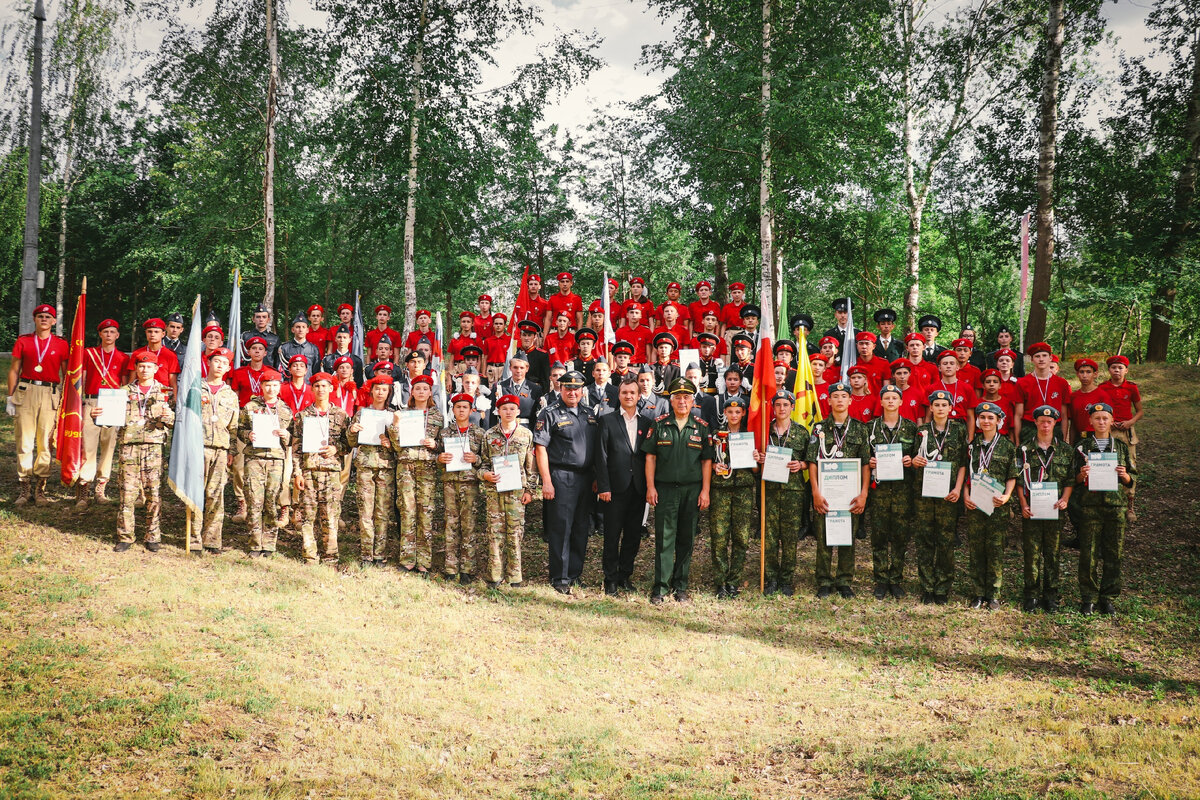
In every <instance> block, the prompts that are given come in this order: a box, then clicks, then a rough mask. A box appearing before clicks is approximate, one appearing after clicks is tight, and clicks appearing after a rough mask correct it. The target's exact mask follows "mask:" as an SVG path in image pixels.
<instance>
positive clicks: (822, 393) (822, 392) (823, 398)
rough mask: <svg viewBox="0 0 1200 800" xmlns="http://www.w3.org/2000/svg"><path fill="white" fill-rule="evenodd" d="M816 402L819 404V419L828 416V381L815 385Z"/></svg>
mask: <svg viewBox="0 0 1200 800" xmlns="http://www.w3.org/2000/svg"><path fill="white" fill-rule="evenodd" d="M816 390H817V402H818V403H820V405H821V419H825V417H828V416H829V382H828V381H826V382H825V383H818V384H817V385H816Z"/></svg>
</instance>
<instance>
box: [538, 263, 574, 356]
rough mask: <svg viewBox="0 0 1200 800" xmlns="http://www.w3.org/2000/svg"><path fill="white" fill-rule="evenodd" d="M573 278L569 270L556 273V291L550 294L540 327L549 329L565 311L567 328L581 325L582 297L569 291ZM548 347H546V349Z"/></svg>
mask: <svg viewBox="0 0 1200 800" xmlns="http://www.w3.org/2000/svg"><path fill="white" fill-rule="evenodd" d="M574 284H575V278H574V276H572V275H571V273H569V272H560V273H558V292H557V293H555V294H553V295H551V296H550V307H549V308H548V309H547V311H546V316H545V318H544V319H543V320H542V327H543V328H544V329H546V330H550V326H551V325H553V324H555V318H557V317H558V315H559V314H562V313H564V312H565V313H566V315H567V319H568V320H569V324H568V325H567V327H568V328H578V327H580V326H581V325H583V298H581V297H580V296H579V295H577V294H575V293H574V292H572V291H571V287H572V286H573V285H574ZM548 349H549V347H547V350H548Z"/></svg>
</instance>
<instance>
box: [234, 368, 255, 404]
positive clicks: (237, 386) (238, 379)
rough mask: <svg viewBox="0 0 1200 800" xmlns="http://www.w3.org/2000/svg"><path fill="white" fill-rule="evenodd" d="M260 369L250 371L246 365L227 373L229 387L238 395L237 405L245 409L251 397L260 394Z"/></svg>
mask: <svg viewBox="0 0 1200 800" xmlns="http://www.w3.org/2000/svg"><path fill="white" fill-rule="evenodd" d="M262 374H263V371H262V369H261V368H260V369H251V368H250V365H249V364H247V365H246V366H244V367H238V368H237V369H235V370H234V371H233V372H231V373H229V386H230V387H231V388H232V389H233V390H234V391H235V392H237V393H238V405H239V406H241V407H242V408H245V407H246V403H249V402H250V399H251V398H252V397H256V396H257V395H260V394H262Z"/></svg>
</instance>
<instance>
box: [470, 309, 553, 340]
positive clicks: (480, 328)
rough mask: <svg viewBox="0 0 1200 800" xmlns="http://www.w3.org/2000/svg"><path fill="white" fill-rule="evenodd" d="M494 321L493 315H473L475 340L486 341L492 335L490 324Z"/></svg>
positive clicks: (494, 316) (539, 321)
mask: <svg viewBox="0 0 1200 800" xmlns="http://www.w3.org/2000/svg"><path fill="white" fill-rule="evenodd" d="M495 319H496V315H495V314H488V315H487V316H483V315H482V314H476V315H475V323H474V325H475V336H476V338H479V339H486V338H487V337H489V336H491V335H492V323H493V322H494V321H495ZM538 323H539V324H540V323H541V320H538Z"/></svg>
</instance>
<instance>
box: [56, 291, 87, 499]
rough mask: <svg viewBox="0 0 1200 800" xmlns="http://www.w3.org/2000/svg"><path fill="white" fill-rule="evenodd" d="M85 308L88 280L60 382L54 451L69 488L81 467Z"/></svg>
mask: <svg viewBox="0 0 1200 800" xmlns="http://www.w3.org/2000/svg"><path fill="white" fill-rule="evenodd" d="M86 306H87V278H84V279H83V290H82V291H81V292H80V294H79V304H78V306H76V308H75V320H74V321H73V322H72V323H71V349H70V353H69V355H68V356H67V378H66V380H65V381H63V394H62V402H61V403H59V405H58V426H57V427H58V433H57V434H56V436H55V440H54V448H55V449H56V450H57V451H58V460H59V461H60V462H62V482H63V483H64V484H65V485H67V486H71V485H73V484H74V483H75V480H76V479H77V478H78V477H79V469H80V467H82V466H83V333H84V331H85V330H87V327H86V323H85V322H84V311H85V308H86Z"/></svg>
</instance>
